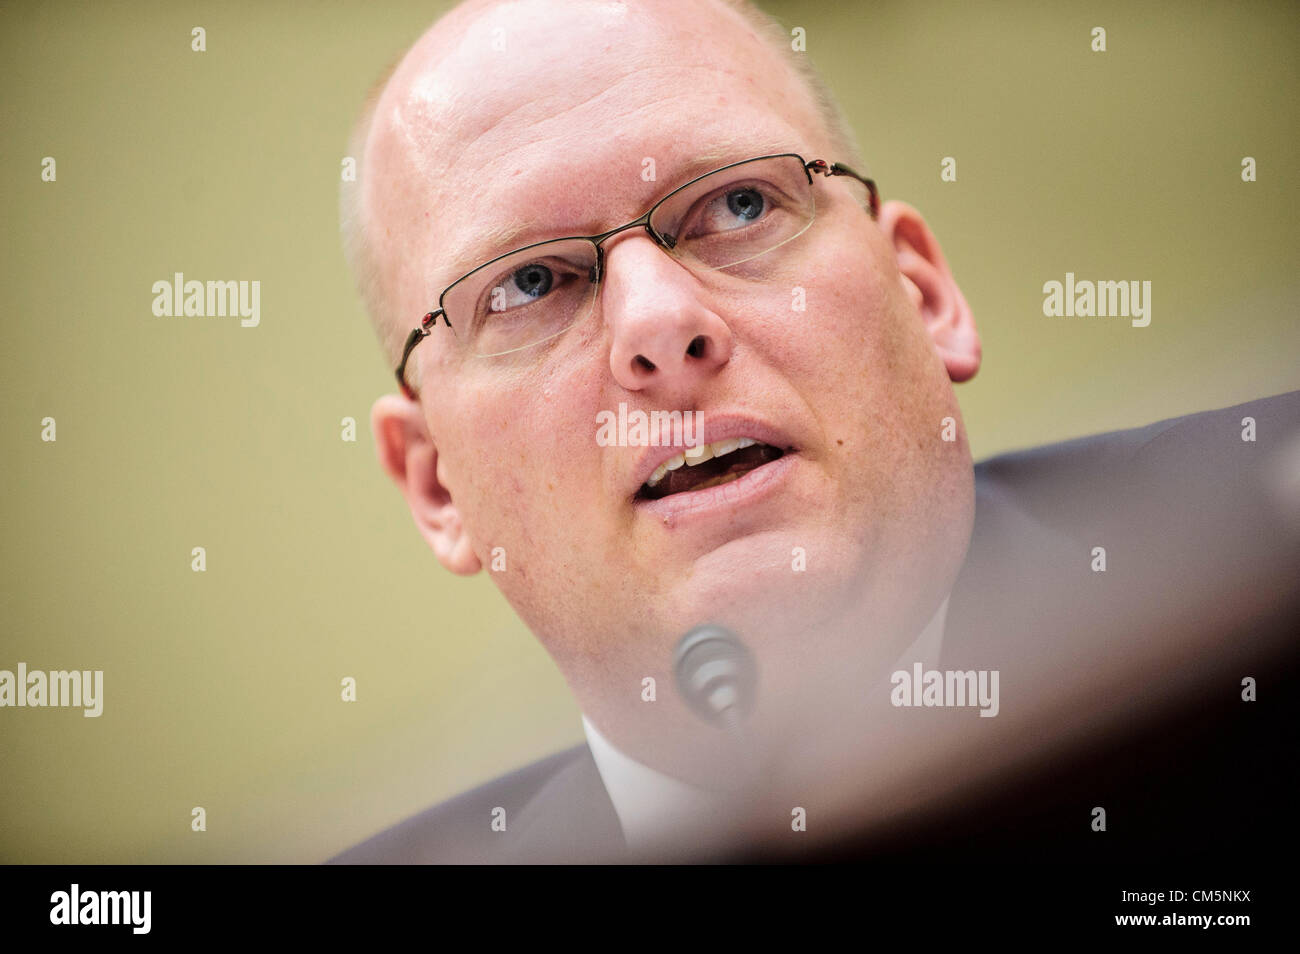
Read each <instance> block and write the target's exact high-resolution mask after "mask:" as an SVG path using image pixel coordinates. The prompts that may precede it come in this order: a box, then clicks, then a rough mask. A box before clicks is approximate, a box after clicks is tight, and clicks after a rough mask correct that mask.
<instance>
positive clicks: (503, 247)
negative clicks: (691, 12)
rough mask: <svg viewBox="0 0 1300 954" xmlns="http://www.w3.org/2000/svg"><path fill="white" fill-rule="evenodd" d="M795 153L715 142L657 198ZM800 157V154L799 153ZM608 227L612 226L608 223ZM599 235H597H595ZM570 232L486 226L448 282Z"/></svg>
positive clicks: (746, 142) (518, 224) (455, 262)
mask: <svg viewBox="0 0 1300 954" xmlns="http://www.w3.org/2000/svg"><path fill="white" fill-rule="evenodd" d="M792 152H797V150H795V149H792V148H790V147H789V146H788V145H774V144H773V143H771V142H768V143H767V145H766V146H765V145H763V144H762V143H761V142H760V143H758V144H756V143H755V142H754V140H753V139H752V138H743V139H728V140H719V141H715V142H714V143H713V144H712V145H711V146H710V147H709V148H708V149H707V150H705V151H703V152H700V153H697V154H696V155H694V156H693V157H692V158H691V159H690V160H688V161H687V162H685V163H682V164H681V165H680V166H678V167H676V168H675V170H674V172H675V173H676V175H675V176H674V177H673V178H672V179H671V180H667V181H669V182H670V183H672V184H671V186H670V187H668V188H665V189H662V190H661V191H660V192H659V198H663V196H665V195H668V194H669V193H670V192H672V191H674V190H675V189H678V188H681V187H682V186H683V185H685V184H686V183H688V182H690V181H691V180H692V179H694V178H696V177H697V176H702V175H704V174H705V173H707V172H712V171H713V170H714V169H718V168H721V167H723V166H726V165H729V164H731V163H733V162H744V161H745V160H746V159H757V158H759V157H760V156H772V155H781V154H785V153H792ZM800 155H802V153H800ZM658 201H659V199H655V200H653V201H651V202H650V203H648V204H647V205H646V207H645V208H644V209H642V210H641V212H642V213H644V212H645V211H646V209H649V208H650V207H651V206H653V205H654V204H655V202H658ZM609 227H610V228H613V227H614V224H613V223H611V224H610V226H609ZM530 234H531V235H533V236H534V238H533V240H532V241H523V240H522V239H523V238H524V236H527V235H530ZM597 234H599V233H597ZM571 235H572V233H563V234H562V233H561V232H559V231H557V230H548V231H545V232H543V231H541V230H538V229H537V228H536V227H535V225H534V223H532V222H527V221H515V222H512V223H510V224H508V225H506V224H500V223H498V224H493V225H486V226H484V227H482V228H480V229H478V230H476V231H475V232H473V233H472V235H471V236H470V238H469V239H468V240H467V241H466V242H465V244H464V245H463V246H462V248H463V249H464V251H463V252H461V253H460V254H458V255H456V257H455V258H454V259H452V264H451V266H450V267H449V268H448V272H449V274H450V276H451V277H450V278H449V279H448V282H449V283H450V282H454V281H456V280H458V279H460V278H461V277H463V276H464V275H465V274H466V273H467V272H469V271H470V270H471V269H474V268H478V267H479V266H480V265H484V264H486V263H487V262H489V261H491V260H492V259H494V258H496V257H498V256H500V255H505V254H508V253H510V252H513V251H515V250H516V249H519V248H522V247H524V246H526V245H531V244H533V242H546V241H550V240H551V239H559V238H569V237H571Z"/></svg>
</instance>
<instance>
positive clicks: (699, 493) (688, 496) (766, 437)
mask: <svg viewBox="0 0 1300 954" xmlns="http://www.w3.org/2000/svg"><path fill="white" fill-rule="evenodd" d="M697 436H698V437H699V439H700V440H699V443H700V444H714V443H717V442H718V441H722V440H726V439H727V438H729V437H749V438H753V439H754V440H756V441H759V442H761V443H764V444H770V445H771V446H773V447H777V448H780V449H781V450H782V451H783V452H784V453H783V455H782V456H781V457H780V458H778V459H777V460H774V461H770V462H768V463H766V464H764V465H763V466H761V467H756V468H755V469H754V470H752V471H750V472H749V473H747V474H745V475H744V476H743V477H739V478H737V479H736V480H733V481H730V482H729V483H725V484H721V485H719V486H717V487H707V488H705V489H704V490H691V491H687V492H686V493H681V494H673V495H671V496H669V497H660V498H659V499H658V500H645V499H636V495H637V494H638V493H639V492H640V490H641V486H642V485H643V484H644V483H645V482H646V481H647V480H649V479H650V475H651V474H653V473H654V472H655V469H656V468H658V466H659V465H660V464H662V463H663V462H664V461H666V460H669V459H670V458H672V457H673V456H674V455H676V454H680V453H682V452H683V451H685V450H686V445H685V444H684V443H681V442H678V443H676V444H674V445H672V446H654V447H647V448H645V449H644V450H643V451H642V452H641V454H640V456H638V457H637V461H636V467H635V468H634V470H633V473H632V486H631V490H630V492H629V494H628V496H629V497H630V498H632V499H633V502H634V503H635V504H636V506H638V507H647V508H649V509H652V510H660V509H665V510H694V509H697V508H698V507H699V506H702V505H707V502H706V500H705V498H706V497H708V496H709V495H710V494H711V493H712V492H713V491H717V490H723V489H728V488H736V489H742V488H741V487H740V485H741V484H745V483H746V482H748V481H750V478H752V477H754V476H755V475H760V474H762V472H764V471H766V470H768V469H769V468H772V467H774V466H775V465H777V464H780V463H781V462H782V461H783V460H785V459H786V458H787V457H789V456H791V455H792V454H795V453H797V452H798V448H796V447H794V446H792V444H791V441H790V436H789V435H788V434H786V433H784V432H783V431H781V430H780V429H779V428H777V427H776V426H774V425H772V424H768V423H767V422H765V421H760V420H757V419H756V418H753V417H748V416H746V415H741V414H710V413H707V412H705V413H704V415H703V421H702V426H701V427H700V433H699V435H697ZM697 446H698V445H697ZM764 479H766V478H764ZM759 482H761V481H759ZM754 489H757V488H754ZM734 493H735V491H734V490H733V491H732V492H731V494H728V495H723V496H734ZM671 502H678V503H679V504H680V506H673V507H668V508H661V507H656V506H651V505H657V504H668V503H671Z"/></svg>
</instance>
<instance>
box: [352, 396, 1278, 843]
mask: <svg viewBox="0 0 1300 954" xmlns="http://www.w3.org/2000/svg"><path fill="white" fill-rule="evenodd" d="M1245 417H1252V418H1254V419H1255V430H1256V440H1255V441H1254V442H1253V443H1252V442H1246V441H1243V440H1242V429H1243V425H1242V423H1241V422H1242V419H1243V418H1245ZM1287 440H1290V441H1296V440H1300V392H1293V393H1290V394H1284V395H1279V396H1276V397H1272V398H1266V399H1264V400H1260V401H1254V402H1251V403H1249V404H1242V405H1238V406H1236V407H1231V408H1226V409H1223V410H1219V411H1211V412H1206V413H1202V414H1194V415H1190V416H1187V417H1182V418H1176V419H1172V420H1167V421H1161V422H1159V423H1156V424H1152V425H1150V426H1148V427H1143V428H1137V429H1134V430H1128V431H1120V432H1114V433H1110V434H1102V435H1097V436H1094V437H1088V438H1083V439H1079V440H1073V441H1068V442H1065V443H1062V444H1056V445H1052V446H1048V447H1043V448H1037V449H1034V450H1029V451H1023V452H1019V453H1012V454H1006V455H1002V456H999V457H996V458H993V459H990V460H987V461H984V462H982V463H980V464H978V465H976V467H975V475H976V519H975V528H974V532H973V534H972V540H971V546H970V549H969V552H968V556H967V559H966V562H965V564H964V566H963V569H962V571H961V574H960V576H959V578H958V581H957V584H956V586H955V588H954V590H953V594H952V598H951V600H950V604H949V611H948V623H947V628H946V631H945V634H944V642H943V650H942V657H941V662H940V667H941V668H953V669H967V668H972V667H973V668H989V667H988V666H987V663H988V661H989V659H988V656H987V648H988V647H989V646H993V645H999V643H998V640H999V639H1001V640H1003V641H1004V642H1003V643H1001V644H1000V645H1005V638H1006V634H1008V633H1013V634H1018V639H1017V640H1016V642H1015V646H1016V655H1017V656H1019V657H1021V660H1022V661H1023V660H1025V659H1029V660H1032V659H1033V658H1034V654H1036V653H1048V654H1049V656H1048V657H1044V658H1050V659H1052V660H1057V659H1058V658H1068V647H1069V645H1070V644H1069V643H1068V642H1064V643H1063V642H1062V641H1068V640H1070V638H1071V634H1072V633H1078V632H1081V631H1083V630H1085V629H1086V630H1089V631H1091V632H1094V633H1095V632H1104V633H1106V634H1108V636H1109V637H1111V638H1114V639H1122V638H1123V636H1124V633H1125V632H1126V631H1127V630H1128V627H1131V626H1132V625H1135V624H1134V623H1133V621H1134V620H1135V619H1138V618H1141V617H1143V616H1144V615H1145V616H1146V617H1150V616H1151V614H1152V611H1153V608H1154V611H1155V612H1156V613H1157V615H1158V614H1160V613H1174V612H1175V611H1176V610H1177V609H1178V607H1179V606H1182V605H1190V604H1188V603H1187V601H1189V600H1196V599H1202V598H1205V597H1206V596H1207V595H1209V598H1210V604H1209V609H1210V610H1212V608H1213V606H1215V605H1220V603H1221V600H1220V598H1219V597H1217V596H1214V595H1213V594H1214V592H1216V591H1215V587H1216V586H1218V587H1220V588H1226V592H1225V594H1224V598H1232V597H1236V598H1238V602H1239V603H1240V606H1235V605H1234V607H1233V612H1231V613H1228V614H1226V616H1227V617H1228V618H1229V622H1227V623H1225V622H1224V620H1223V619H1222V618H1219V617H1221V616H1224V615H1225V614H1218V615H1216V614H1215V613H1214V612H1212V611H1207V612H1206V613H1205V614H1204V616H1203V617H1200V619H1201V620H1202V621H1201V622H1198V624H1197V625H1198V626H1199V625H1203V626H1206V627H1211V628H1213V629H1214V630H1215V632H1216V633H1217V632H1219V631H1220V630H1223V628H1224V627H1225V626H1228V627H1229V629H1228V630H1225V631H1224V632H1223V633H1222V637H1223V638H1225V639H1238V640H1241V641H1242V643H1241V644H1242V645H1243V646H1245V647H1247V651H1246V652H1245V653H1244V654H1243V656H1242V660H1243V662H1242V666H1240V667H1238V668H1237V669H1234V670H1233V671H1231V672H1228V673H1222V674H1218V673H1214V672H1208V673H1204V674H1202V678H1201V681H1200V682H1196V680H1194V679H1192V680H1191V681H1189V682H1188V686H1189V688H1196V687H1198V686H1203V685H1204V682H1205V680H1206V679H1214V678H1219V677H1220V676H1221V677H1222V679H1227V680H1231V685H1229V686H1228V687H1227V689H1225V690H1223V691H1219V690H1217V689H1216V690H1215V691H1214V692H1211V693H1210V694H1209V695H1208V696H1207V695H1206V694H1205V693H1202V694H1201V695H1199V696H1196V695H1192V694H1191V693H1190V691H1189V692H1188V693H1184V694H1183V696H1182V697H1181V700H1182V701H1181V702H1180V704H1179V705H1178V706H1176V707H1173V708H1169V707H1166V708H1164V709H1161V710H1159V711H1158V712H1153V713H1152V714H1150V716H1149V717H1147V718H1145V719H1143V720H1141V721H1135V722H1134V723H1133V724H1132V725H1130V726H1127V727H1126V729H1125V730H1124V731H1122V732H1119V733H1112V734H1110V735H1108V736H1106V737H1105V738H1103V739H1100V740H1095V741H1094V742H1093V743H1091V744H1090V745H1087V746H1084V747H1082V748H1076V750H1075V751H1073V752H1072V753H1071V756H1070V757H1069V758H1060V757H1056V758H1054V759H1052V760H1050V761H1049V762H1048V763H1047V764H1042V765H1037V766H1031V767H1029V768H1022V769H1021V770H1019V771H1018V772H1017V773H1016V774H1014V775H1012V776H1008V777H1004V778H1000V779H997V780H996V784H994V785H992V786H985V787H984V788H983V789H981V790H980V791H978V792H973V793H971V795H970V797H969V798H968V799H967V800H966V801H964V802H962V803H960V804H958V805H956V806H955V807H950V808H947V809H944V810H943V811H940V812H937V813H936V812H930V813H928V814H926V815H923V816H920V817H917V818H914V819H910V820H908V822H907V823H906V824H904V825H901V826H897V827H895V828H894V829H893V830H892V831H891V833H890V835H889V836H888V837H881V836H879V835H873V836H871V837H865V836H864V837H863V838H861V839H847V840H846V841H845V842H844V844H843V845H841V846H840V847H839V848H837V849H836V851H835V852H834V853H828V852H825V851H822V852H821V853H820V855H819V856H818V857H817V859H815V860H822V859H828V860H840V859H857V858H895V857H906V858H922V857H924V858H949V857H951V858H952V859H954V860H955V859H958V858H961V857H966V858H969V857H971V855H970V854H969V852H971V851H973V850H978V851H980V852H982V854H981V855H980V857H982V858H984V859H992V860H998V859H1001V860H1007V861H1012V860H1017V861H1020V860H1031V859H1032V860H1039V861H1071V862H1077V861H1081V860H1082V861H1088V860H1093V861H1106V860H1116V859H1126V860H1142V859H1152V858H1159V859H1161V860H1167V859H1169V858H1171V857H1172V858H1178V857H1186V858H1196V859H1202V860H1205V859H1219V858H1222V859H1231V860H1233V861H1234V862H1236V863H1241V862H1244V861H1249V860H1250V859H1251V858H1252V857H1255V856H1257V855H1261V854H1267V853H1269V852H1270V851H1272V850H1273V849H1274V848H1276V846H1279V845H1281V844H1282V843H1283V839H1282V838H1281V837H1280V836H1281V835H1283V834H1285V835H1288V836H1290V835H1294V833H1295V832H1294V829H1295V822H1294V821H1289V820H1287V819H1288V816H1289V815H1294V812H1293V811H1292V805H1293V801H1294V798H1295V794H1296V792H1297V790H1298V789H1297V784H1296V783H1297V774H1296V768H1295V767H1294V766H1295V759H1294V753H1295V751H1296V748H1295V742H1296V732H1295V728H1294V726H1295V725H1296V724H1297V719H1296V714H1297V713H1296V704H1295V702H1294V700H1295V699H1296V697H1297V696H1298V695H1300V694H1298V693H1296V691H1295V690H1296V687H1297V679H1296V676H1297V653H1296V652H1295V645H1296V643H1295V640H1294V636H1295V635H1296V633H1297V631H1298V626H1297V621H1298V620H1300V599H1298V598H1297V588H1296V582H1297V580H1300V528H1297V527H1295V526H1287V525H1286V524H1285V522H1284V521H1283V520H1282V517H1281V514H1280V512H1279V510H1278V509H1277V507H1276V506H1275V504H1274V502H1273V500H1272V498H1271V497H1270V496H1269V491H1268V486H1269V485H1268V483H1267V480H1268V474H1267V473H1266V465H1267V463H1268V461H1269V460H1270V459H1272V458H1275V457H1276V456H1277V452H1278V450H1279V448H1280V445H1281V444H1282V443H1283V442H1284V441H1287ZM1293 459H1294V458H1293ZM1293 506H1294V502H1293ZM1098 545H1100V546H1105V547H1106V550H1107V561H1108V565H1107V570H1106V572H1105V573H1095V572H1092V571H1091V570H1090V566H1089V565H1090V561H1091V560H1092V547H1094V546H1098ZM1234 627H1235V628H1234ZM1092 645H1095V642H1094V643H1093V644H1092ZM1251 647H1258V651H1257V652H1256V651H1254V650H1253V649H1252V648H1251ZM1015 662H1016V660H1012V659H1001V660H998V663H999V664H1000V665H1003V666H1007V665H1011V666H1014V664H1015ZM1195 670H1196V663H1195V661H1194V660H1193V661H1190V662H1189V661H1187V660H1183V659H1171V660H1170V678H1171V679H1172V678H1174V677H1175V676H1178V675H1179V674H1180V673H1181V674H1183V675H1186V674H1187V673H1194V672H1195ZM1243 673H1244V674H1249V675H1252V676H1253V677H1255V678H1256V679H1257V681H1258V685H1259V693H1260V697H1259V701H1258V702H1256V703H1253V704H1244V703H1242V702H1241V700H1240V699H1239V697H1238V693H1237V691H1236V689H1235V688H1234V687H1235V686H1236V684H1237V683H1238V682H1239V676H1240V675H1241V674H1243ZM1004 681H1005V680H1004ZM1221 681H1222V680H1221ZM1207 700H1208V701H1207ZM1279 746H1283V747H1285V748H1284V749H1283V751H1286V752H1288V753H1289V755H1288V757H1287V758H1285V759H1278V758H1277V753H1278V752H1279V748H1278V747H1279ZM1098 804H1104V805H1106V806H1107V808H1108V812H1109V813H1110V817H1111V818H1112V819H1114V820H1115V821H1114V822H1113V823H1112V826H1111V828H1110V829H1109V830H1108V833H1107V835H1106V836H1104V837H1100V838H1099V837H1097V836H1096V834H1095V833H1093V832H1091V831H1090V829H1089V827H1088V826H1087V824H1086V813H1087V811H1088V810H1089V806H1093V805H1098ZM497 806H500V807H503V808H505V809H506V813H507V818H508V820H509V824H508V828H507V831H505V832H494V831H492V830H491V827H490V819H491V811H492V809H493V808H495V807H497ZM1081 817H1082V818H1084V819H1085V823H1084V824H1080V818H1081ZM738 858H739V859H740V860H807V859H805V858H804V857H802V856H795V857H793V858H792V859H787V858H785V857H781V858H777V857H775V856H773V855H772V854H771V853H765V854H758V855H753V856H747V855H740V856H738ZM628 859H630V856H629V855H628V854H627V852H626V849H625V847H624V843H623V839H622V833H621V830H620V827H619V823H618V818H617V816H616V815H615V813H614V809H613V806H612V804H611V802H610V800H609V797H608V795H607V794H606V792H605V788H604V786H603V784H602V783H601V780H600V776H599V774H598V772H597V770H596V765H595V762H594V761H593V759H592V757H591V753H590V751H589V750H588V748H587V746H586V745H585V744H584V745H579V746H575V747H574V748H571V749H568V750H566V751H564V752H560V753H558V754H555V755H552V756H550V757H548V758H545V759H542V760H541V761H538V762H535V763H533V764H531V765H529V766H526V767H524V768H521V769H519V770H518V771H515V772H513V773H511V774H509V775H506V776H504V777H502V778H499V779H496V780H495V781H492V782H489V783H488V784H486V785H483V786H481V787H479V788H476V789H474V790H472V791H470V792H467V793H465V794H462V795H460V796H458V797H456V798H453V799H451V800H449V801H446V802H443V803H442V804H439V805H436V806H434V807H432V808H430V809H428V810H426V811H425V812H423V813H421V814H419V815H417V816H415V817H413V818H410V819H408V820H407V821H404V822H402V823H401V824H399V825H397V826H395V827H393V828H390V829H388V830H387V831H384V832H382V833H380V834H378V835H376V836H374V837H372V838H371V839H369V840H368V841H365V842H363V843H362V844H360V845H358V846H356V847H354V848H352V849H351V850H349V851H346V852H344V853H343V854H341V855H339V856H338V857H336V858H334V859H332V862H333V863H361V864H370V863H384V864H394V863H396V864H407V863H427V862H438V863H448V862H450V863H457V862H465V863H496V862H570V861H621V860H628Z"/></svg>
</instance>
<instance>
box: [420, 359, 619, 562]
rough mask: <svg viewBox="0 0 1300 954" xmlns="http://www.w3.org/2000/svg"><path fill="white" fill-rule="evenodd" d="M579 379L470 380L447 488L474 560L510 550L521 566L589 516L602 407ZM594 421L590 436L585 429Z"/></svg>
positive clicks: (449, 439)
mask: <svg viewBox="0 0 1300 954" xmlns="http://www.w3.org/2000/svg"><path fill="white" fill-rule="evenodd" d="M594 400H595V399H594V398H593V397H592V396H591V395H590V394H589V393H588V390H587V386H586V385H584V383H583V381H582V380H580V379H578V378H577V377H576V376H573V375H567V376H563V377H561V376H559V375H554V374H552V375H549V376H548V375H547V374H545V373H543V372H533V373H529V374H526V375H521V376H520V377H518V378H516V379H511V378H509V377H508V376H507V377H506V378H505V379H501V378H495V379H493V380H492V381H491V383H490V389H489V385H488V384H487V383H482V382H477V381H475V380H474V377H473V375H472V374H471V375H469V376H468V380H467V382H466V387H465V388H464V390H463V392H462V399H461V400H458V402H457V404H456V405H455V406H454V408H453V407H452V406H448V407H447V408H446V411H447V415H448V416H447V418H446V419H447V420H452V421H454V422H455V425H454V428H452V429H447V430H446V433H445V435H442V436H443V437H444V440H445V441H446V444H445V446H446V447H448V448H450V449H449V450H447V451H445V454H446V457H447V472H448V473H447V479H448V482H449V485H450V489H451V492H452V499H453V500H454V501H455V503H456V506H457V507H458V509H459V510H460V511H461V514H462V518H463V520H464V523H465V527H466V529H467V530H468V531H469V533H470V538H471V539H472V540H473V541H474V544H475V549H476V551H484V552H487V551H490V550H491V548H492V547H494V546H504V547H506V549H507V553H516V554H518V556H519V560H518V561H516V563H515V565H519V564H520V563H524V562H526V563H529V564H531V563H533V562H534V561H533V560H532V559H531V558H530V557H531V555H532V554H534V553H536V551H537V549H538V548H539V547H541V546H543V545H545V546H548V547H551V548H552V549H553V548H554V540H555V538H556V537H557V536H562V535H563V534H564V533H565V528H571V527H574V526H576V525H577V521H576V520H575V518H574V514H575V513H578V512H586V513H589V512H591V510H592V507H593V504H592V501H591V500H590V499H589V498H590V497H591V495H592V494H594V493H595V491H596V489H597V487H598V481H597V480H596V479H595V478H594V476H592V475H591V473H590V469H591V468H592V467H594V466H595V462H594V461H593V460H592V459H591V457H592V453H593V448H594V447H595V437H594V435H595V424H594V412H593V413H592V414H590V415H589V414H588V412H587V410H586V408H587V406H588V405H590V404H592V403H593V402H594ZM588 417H591V419H592V420H593V424H592V426H591V428H590V429H586V428H584V427H583V424H582V422H584V421H586V420H587V419H588Z"/></svg>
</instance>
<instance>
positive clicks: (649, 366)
mask: <svg viewBox="0 0 1300 954" xmlns="http://www.w3.org/2000/svg"><path fill="white" fill-rule="evenodd" d="M634 360H635V361H636V363H637V364H639V365H640V366H641V367H642V368H643V369H644V370H646V371H653V370H654V369H655V363H654V362H653V361H651V360H650V359H649V358H647V357H646V356H645V355H643V354H639V355H637V356H636V358H635V359H634Z"/></svg>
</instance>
